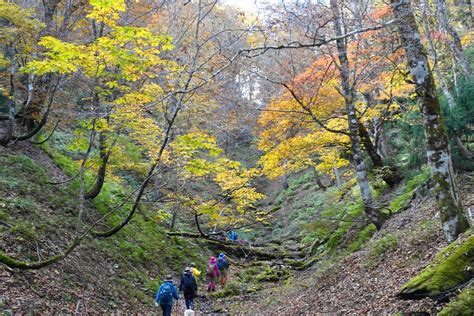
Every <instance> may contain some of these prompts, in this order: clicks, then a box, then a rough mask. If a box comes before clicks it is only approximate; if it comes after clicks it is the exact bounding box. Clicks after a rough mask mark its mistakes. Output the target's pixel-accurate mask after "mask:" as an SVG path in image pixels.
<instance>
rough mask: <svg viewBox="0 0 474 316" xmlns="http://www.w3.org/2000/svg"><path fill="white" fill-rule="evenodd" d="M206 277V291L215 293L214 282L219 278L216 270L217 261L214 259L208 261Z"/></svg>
mask: <svg viewBox="0 0 474 316" xmlns="http://www.w3.org/2000/svg"><path fill="white" fill-rule="evenodd" d="M206 276H207V281H208V282H209V283H208V285H207V291H208V292H210V291H213V292H214V291H215V290H216V281H217V278H218V277H219V269H218V268H217V259H216V258H215V257H211V259H209V264H208V265H207V268H206Z"/></svg>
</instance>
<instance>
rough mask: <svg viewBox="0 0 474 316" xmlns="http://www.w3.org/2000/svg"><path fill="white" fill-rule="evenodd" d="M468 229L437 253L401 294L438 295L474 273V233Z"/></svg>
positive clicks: (402, 289) (466, 279) (403, 288)
mask: <svg viewBox="0 0 474 316" xmlns="http://www.w3.org/2000/svg"><path fill="white" fill-rule="evenodd" d="M470 234H472V230H469V231H467V232H466V233H464V235H462V236H461V237H459V238H458V240H456V241H455V242H453V243H452V244H451V245H449V246H448V247H446V248H444V249H443V250H442V251H441V252H440V253H438V254H437V255H436V257H435V258H434V259H433V261H432V263H431V264H430V265H429V266H428V267H426V268H425V269H424V270H423V271H422V272H421V273H420V274H419V275H417V276H416V277H414V278H413V279H411V280H410V281H409V282H408V283H406V284H405V285H404V286H403V287H402V288H401V289H400V295H412V294H415V295H416V294H430V295H437V294H440V293H443V292H444V291H446V290H449V289H451V288H453V287H456V286H458V285H461V284H463V283H464V282H466V281H468V280H469V279H471V278H472V277H473V275H474V269H473V268H472V267H473V266H474V235H471V236H470Z"/></svg>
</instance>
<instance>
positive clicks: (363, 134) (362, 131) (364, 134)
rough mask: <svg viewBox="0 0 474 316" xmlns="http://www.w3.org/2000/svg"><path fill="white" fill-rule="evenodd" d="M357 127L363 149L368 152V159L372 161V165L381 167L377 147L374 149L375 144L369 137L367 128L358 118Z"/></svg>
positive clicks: (380, 158) (381, 163)
mask: <svg viewBox="0 0 474 316" xmlns="http://www.w3.org/2000/svg"><path fill="white" fill-rule="evenodd" d="M357 128H358V131H359V137H360V139H361V140H362V144H364V147H365V150H366V151H367V153H368V154H369V157H370V160H371V161H372V163H373V165H374V167H376V168H382V167H383V161H382V157H381V156H380V155H379V153H378V152H377V149H375V146H374V144H373V143H372V140H371V139H370V135H369V132H368V131H367V128H366V127H365V126H364V124H362V123H361V122H360V121H359V120H357Z"/></svg>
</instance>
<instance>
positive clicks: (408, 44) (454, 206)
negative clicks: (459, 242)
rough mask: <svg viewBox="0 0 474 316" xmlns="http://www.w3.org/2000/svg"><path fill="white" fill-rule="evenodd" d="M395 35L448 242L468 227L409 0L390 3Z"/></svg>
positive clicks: (438, 107) (437, 101) (434, 92)
mask: <svg viewBox="0 0 474 316" xmlns="http://www.w3.org/2000/svg"><path fill="white" fill-rule="evenodd" d="M391 7H392V10H393V13H394V16H395V18H396V19H397V22H396V24H397V25H398V33H399V36H400V38H401V42H402V46H403V47H404V49H405V54H406V58H407V61H408V65H409V70H410V73H411V76H412V78H413V81H414V82H415V85H416V93H417V96H418V100H419V102H420V105H421V112H422V113H423V117H424V128H425V134H426V139H427V156H428V163H429V165H430V168H431V177H432V180H433V183H434V192H435V195H436V201H437V205H438V208H439V211H440V214H441V222H442V224H443V232H444V235H445V237H446V240H447V241H448V242H452V241H453V240H455V239H456V238H457V236H458V235H459V234H461V233H463V232H464V231H466V230H467V229H468V228H469V222H468V221H467V218H466V215H465V214H464V212H463V208H462V204H461V199H460V197H459V195H458V191H457V188H456V182H455V179H454V175H453V167H452V162H451V153H450V150H449V139H448V134H447V132H446V129H445V127H444V124H443V120H442V118H441V110H440V104H439V99H438V96H437V94H436V87H435V83H434V79H433V75H432V73H431V69H430V66H429V63H428V58H427V56H426V52H425V50H424V47H423V45H422V43H421V36H420V33H419V32H418V28H417V25H416V21H415V16H414V14H413V10H412V8H411V5H410V1H409V0H391Z"/></svg>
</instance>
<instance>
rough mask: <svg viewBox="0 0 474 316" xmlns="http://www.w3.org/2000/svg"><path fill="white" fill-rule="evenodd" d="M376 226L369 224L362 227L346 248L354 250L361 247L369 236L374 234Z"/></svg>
mask: <svg viewBox="0 0 474 316" xmlns="http://www.w3.org/2000/svg"><path fill="white" fill-rule="evenodd" d="M376 231H377V228H376V227H375V225H374V224H369V225H367V226H366V227H365V228H363V229H362V230H361V231H360V232H359V233H358V234H357V237H356V240H355V241H354V242H353V243H352V244H350V245H349V247H348V249H349V251H350V252H355V251H357V250H359V249H361V248H362V246H363V245H364V244H365V243H366V242H367V241H369V240H370V238H371V237H372V236H373V235H374V234H375V232H376Z"/></svg>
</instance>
